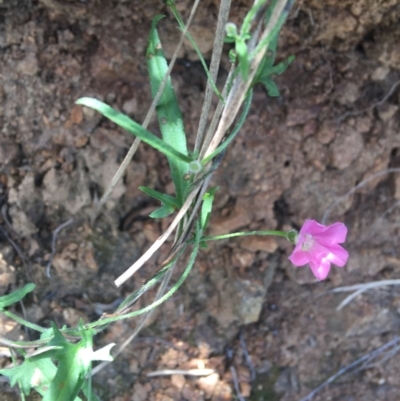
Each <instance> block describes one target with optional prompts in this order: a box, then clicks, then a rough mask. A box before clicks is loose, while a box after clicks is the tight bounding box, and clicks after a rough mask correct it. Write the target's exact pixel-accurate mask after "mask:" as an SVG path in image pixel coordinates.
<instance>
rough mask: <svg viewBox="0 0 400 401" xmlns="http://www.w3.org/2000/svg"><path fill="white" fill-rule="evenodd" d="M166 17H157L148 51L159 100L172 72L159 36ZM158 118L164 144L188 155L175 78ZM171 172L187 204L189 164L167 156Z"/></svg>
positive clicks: (159, 107) (152, 82)
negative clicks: (160, 25) (167, 76)
mask: <svg viewBox="0 0 400 401" xmlns="http://www.w3.org/2000/svg"><path fill="white" fill-rule="evenodd" d="M161 18H163V16H160V15H158V16H156V17H155V18H154V19H153V23H152V25H151V30H150V37H149V44H148V48H147V54H146V56H147V67H148V70H149V75H150V85H151V93H152V96H153V97H155V96H156V94H157V92H158V89H159V87H160V85H161V82H162V81H163V79H164V77H165V74H166V73H167V71H168V64H167V60H166V58H165V55H164V52H163V50H162V47H161V42H160V38H159V36H158V33H157V28H156V26H157V23H158V22H159V21H160V19H161ZM156 112H157V117H158V121H159V124H160V130H161V134H162V137H163V139H164V142H165V143H167V144H168V145H170V146H171V147H172V148H174V149H175V150H176V151H178V152H180V153H182V154H184V155H185V156H187V154H188V151H187V145H186V134H185V130H184V127H183V120H182V113H181V110H180V108H179V105H178V99H177V98H176V95H175V92H174V89H173V87H172V82H171V78H170V77H169V78H168V80H167V83H166V85H165V88H164V91H163V93H162V95H161V97H160V101H159V103H158V105H157V109H156ZM167 157H168V162H169V165H170V169H171V176H172V180H173V182H174V185H175V191H176V198H177V200H178V203H179V206H182V204H183V194H184V193H185V190H186V188H187V186H188V183H187V182H186V181H185V180H184V175H185V173H186V171H187V170H188V166H187V163H186V162H183V161H182V160H180V159H177V158H176V157H175V156H174V155H169V156H168V155H167Z"/></svg>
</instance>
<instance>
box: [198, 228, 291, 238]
mask: <svg viewBox="0 0 400 401" xmlns="http://www.w3.org/2000/svg"><path fill="white" fill-rule="evenodd" d="M249 235H264V236H265V235H276V236H278V237H284V238H286V239H287V240H288V241H289V237H288V235H289V232H286V231H275V230H268V231H241V232H237V233H231V234H223V235H215V236H208V237H203V238H202V239H201V240H202V241H217V240H221V239H227V238H234V237H247V236H249Z"/></svg>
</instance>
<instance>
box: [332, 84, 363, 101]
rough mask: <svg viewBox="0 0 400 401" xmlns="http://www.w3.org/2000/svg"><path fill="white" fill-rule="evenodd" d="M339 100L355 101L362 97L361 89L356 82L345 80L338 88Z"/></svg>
mask: <svg viewBox="0 0 400 401" xmlns="http://www.w3.org/2000/svg"><path fill="white" fill-rule="evenodd" d="M336 93H337V95H338V96H337V101H338V102H339V103H340V104H343V105H345V104H351V103H354V102H355V101H356V100H357V99H358V98H359V97H360V90H359V87H358V85H357V84H355V83H354V82H343V83H342V84H341V85H339V87H338V88H337V92H336Z"/></svg>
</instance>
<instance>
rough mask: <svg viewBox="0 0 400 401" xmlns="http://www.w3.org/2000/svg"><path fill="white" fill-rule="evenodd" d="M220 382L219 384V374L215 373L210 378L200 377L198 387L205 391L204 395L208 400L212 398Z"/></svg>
mask: <svg viewBox="0 0 400 401" xmlns="http://www.w3.org/2000/svg"><path fill="white" fill-rule="evenodd" d="M218 382H219V375H218V373H213V374H211V375H209V376H205V377H200V378H199V379H198V380H197V386H198V387H199V388H200V389H201V390H203V391H204V395H205V397H206V398H211V396H212V395H213V393H214V390H215V387H216V386H217V384H218Z"/></svg>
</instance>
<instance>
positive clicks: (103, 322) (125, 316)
mask: <svg viewBox="0 0 400 401" xmlns="http://www.w3.org/2000/svg"><path fill="white" fill-rule="evenodd" d="M201 235H202V232H201V230H200V229H199V228H198V229H197V232H196V237H195V240H194V247H193V251H192V254H191V256H190V259H189V263H188V265H187V267H186V269H185V271H184V272H183V274H182V276H181V277H180V279H179V280H178V281H177V283H176V284H175V285H174V286H173V287H172V288H171V289H170V290H169V291H168V292H167V293H166V294H164V296H162V297H161V298H159V299H158V300H157V301H154V302H153V303H152V304H150V305H148V306H146V307H145V308H143V309H140V310H137V311H134V312H130V313H125V314H123V315H119V316H114V317H109V318H105V319H102V320H98V321H97V322H94V323H89V324H87V325H85V328H87V329H95V328H97V327H102V326H104V325H107V324H108V323H112V322H116V321H117V320H122V319H128V318H131V317H134V316H138V315H141V314H143V313H146V312H148V311H150V310H152V309H154V308H155V307H156V306H158V305H160V304H162V303H163V302H164V301H166V300H167V299H168V298H170V297H171V296H172V295H173V294H174V293H175V292H176V290H177V289H178V288H179V287H180V286H181V285H182V283H183V282H184V281H185V280H186V278H187V276H188V275H189V273H190V271H191V270H192V267H193V265H194V262H195V260H196V256H197V253H198V251H199V246H200V238H201Z"/></svg>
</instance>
